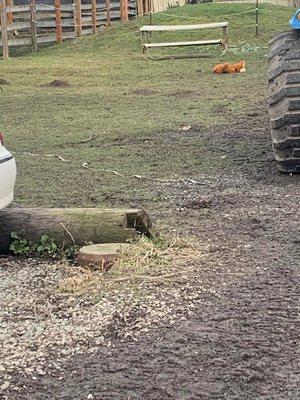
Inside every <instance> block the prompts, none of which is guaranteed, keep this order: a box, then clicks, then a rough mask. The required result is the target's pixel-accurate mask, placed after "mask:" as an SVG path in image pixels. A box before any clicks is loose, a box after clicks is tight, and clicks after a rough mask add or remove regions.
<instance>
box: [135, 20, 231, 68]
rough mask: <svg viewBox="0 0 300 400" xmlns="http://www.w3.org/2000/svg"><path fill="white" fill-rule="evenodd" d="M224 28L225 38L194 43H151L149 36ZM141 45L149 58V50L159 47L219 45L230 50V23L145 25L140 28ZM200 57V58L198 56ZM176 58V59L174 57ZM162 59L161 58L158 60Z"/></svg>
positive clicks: (194, 41)
mask: <svg viewBox="0 0 300 400" xmlns="http://www.w3.org/2000/svg"><path fill="white" fill-rule="evenodd" d="M214 28H222V29H223V37H222V38H221V39H207V40H193V41H180V42H157V43H149V36H150V34H152V33H154V32H177V31H192V30H200V29H201V30H202V29H214ZM140 32H141V43H142V49H143V54H144V55H145V54H146V56H147V57H148V58H149V59H153V58H152V57H150V55H149V52H148V50H149V49H153V48H159V47H178V46H207V45H219V46H221V48H222V49H223V50H224V52H226V51H227V49H228V22H215V23H210V24H194V25H144V26H142V27H141V28H140ZM185 57H187V58H188V57H195V55H187V56H185ZM198 57H199V56H198ZM172 58H175V57H172ZM156 59H157V60H158V59H161V58H156Z"/></svg>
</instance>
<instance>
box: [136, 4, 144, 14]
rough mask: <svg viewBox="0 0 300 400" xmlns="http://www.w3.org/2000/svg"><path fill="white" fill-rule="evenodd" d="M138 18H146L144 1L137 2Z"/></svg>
mask: <svg viewBox="0 0 300 400" xmlns="http://www.w3.org/2000/svg"><path fill="white" fill-rule="evenodd" d="M137 16H138V18H141V17H143V16H144V11H143V0H137Z"/></svg>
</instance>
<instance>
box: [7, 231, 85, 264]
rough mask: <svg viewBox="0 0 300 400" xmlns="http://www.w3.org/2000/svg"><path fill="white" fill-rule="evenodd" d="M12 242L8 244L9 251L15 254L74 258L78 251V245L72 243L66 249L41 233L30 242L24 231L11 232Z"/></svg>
mask: <svg viewBox="0 0 300 400" xmlns="http://www.w3.org/2000/svg"><path fill="white" fill-rule="evenodd" d="M10 237H11V239H12V242H11V244H10V246H9V249H10V251H11V252H12V253H13V254H15V255H22V256H25V255H29V254H30V255H37V256H40V257H44V256H50V257H59V256H61V257H65V258H68V259H72V258H75V256H76V254H77V253H78V250H79V246H76V245H72V246H70V247H68V248H66V249H61V248H59V247H58V245H57V243H56V242H55V240H54V239H53V238H51V237H50V236H48V235H42V236H41V237H40V239H39V240H37V241H35V242H32V241H29V240H27V239H26V237H25V232H24V231H23V230H22V231H20V232H15V231H14V232H11V234H10Z"/></svg>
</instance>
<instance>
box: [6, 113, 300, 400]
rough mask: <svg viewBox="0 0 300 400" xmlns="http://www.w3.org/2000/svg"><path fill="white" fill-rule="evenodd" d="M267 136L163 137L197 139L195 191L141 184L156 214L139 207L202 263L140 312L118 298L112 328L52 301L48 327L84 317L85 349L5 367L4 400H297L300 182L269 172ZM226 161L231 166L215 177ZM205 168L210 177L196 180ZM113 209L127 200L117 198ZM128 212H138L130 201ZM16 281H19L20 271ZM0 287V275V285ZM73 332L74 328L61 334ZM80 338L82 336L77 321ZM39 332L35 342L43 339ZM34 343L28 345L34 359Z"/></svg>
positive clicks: (232, 130)
mask: <svg viewBox="0 0 300 400" xmlns="http://www.w3.org/2000/svg"><path fill="white" fill-rule="evenodd" d="M264 119H265V118H264ZM265 120H267V119H265ZM267 132H268V127H267V124H266V125H265V126H264V124H263V123H262V120H260V119H259V118H257V116H255V117H253V118H251V119H243V120H238V121H236V124H235V126H234V127H225V128H222V127H220V128H219V129H216V128H213V129H203V130H202V129H201V131H200V130H197V129H195V128H194V129H193V131H192V132H191V135H192V136H188V137H186V136H183V135H182V133H181V134H179V133H176V132H172V133H170V134H165V135H162V136H161V138H160V140H163V141H167V142H168V143H170V146H171V145H173V144H174V145H176V143H177V144H178V145H181V146H182V145H184V144H185V143H188V141H189V140H191V138H192V140H193V143H194V142H195V141H197V140H198V137H201V141H202V144H203V143H204V145H202V148H205V149H206V152H205V153H203V155H202V156H201V157H200V156H199V165H197V166H195V171H196V170H197V172H195V174H194V175H192V176H190V175H191V171H190V170H189V176H186V178H193V181H189V180H178V182H174V181H170V182H167V181H164V182H151V181H146V183H145V184H146V185H147V186H149V187H150V189H151V190H152V191H153V192H154V193H156V194H157V196H158V198H159V199H160V203H159V205H157V204H150V203H149V202H147V200H145V202H144V204H143V205H144V206H145V207H147V209H148V210H150V211H152V214H153V215H154V216H155V219H156V220H157V221H159V222H160V225H161V226H166V229H169V230H172V229H176V230H178V229H180V230H181V232H182V233H183V234H184V236H194V237H196V238H197V240H198V241H199V243H201V244H202V246H203V254H204V255H205V257H204V258H201V259H199V261H198V262H196V263H195V265H194V266H193V265H192V266H191V265H190V266H188V267H189V268H190V267H194V268H193V269H192V270H191V272H190V273H189V274H188V276H186V277H183V276H178V279H174V280H173V281H172V282H171V285H170V282H164V281H163V280H162V281H161V282H159V281H158V282H155V283H153V284H152V285H147V284H146V283H144V284H142V286H141V287H142V288H143V290H144V291H145V293H146V294H145V293H144V296H149V298H151V300H149V302H148V303H147V304H146V303H145V301H144V300H143V299H142V297H141V298H140V300H139V301H136V302H134V303H132V298H131V300H130V299H129V298H127V299H126V306H124V309H121V310H120V309H119V308H118V304H117V300H118V298H119V297H118V296H117V297H116V296H115V297H113V298H112V299H110V300H113V304H111V310H112V311H111V319H110V320H109V321H108V320H105V322H103V323H100V322H99V320H98V319H97V318H98V317H97V315H98V314H95V313H96V311H95V310H97V307H98V306H99V305H97V306H96V307H95V305H94V304H93V303H92V302H91V301H88V299H81V298H79V299H75V300H72V301H74V302H75V303H76V311H72V312H71V311H68V308H67V305H66V304H67V303H68V302H70V301H71V297H70V298H69V297H68V296H65V297H61V298H59V297H57V298H53V299H52V297H51V298H49V299H50V300H51V302H50V303H49V305H48V306H47V307H46V308H47V310H46V308H45V313H46V311H47V313H48V316H47V318H48V321H49V324H51V321H52V320H53V321H58V320H59V321H62V322H64V323H66V324H71V322H69V321H72V318H74V316H73V313H74V314H78V315H80V313H84V315H87V316H88V315H91V316H92V317H93V318H90V319H87V323H89V325H88V326H90V328H89V329H91V331H92V334H91V336H90V337H89V339H86V341H85V342H84V343H83V345H82V347H80V341H79V340H78V338H77V339H76V341H75V342H71V345H70V344H68V337H66V338H65V339H64V340H65V342H66V344H65V348H64V351H65V352H66V353H67V354H69V355H68V357H64V356H63V355H62V354H61V353H59V354H58V345H55V343H54V344H53V343H52V345H51V346H49V347H47V348H48V350H47V356H45V354H44V355H43V354H42V356H41V357H44V365H43V371H41V372H40V373H38V372H36V371H38V370H36V371H35V370H34V368H35V367H33V370H32V371H33V372H30V371H29V372H28V371H27V372H26V371H25V370H24V369H23V368H19V369H18V368H15V369H13V366H12V369H11V375H10V379H9V382H8V383H6V382H4V384H6V386H5V389H4V390H3V396H4V397H3V399H9V400H11V399H12V400H25V399H26V400H27V399H28V400H29V399H30V400H31V399H34V400H42V399H43V400H44V399H51V400H54V399H57V400H58V399H63V400H71V399H72V400H73V399H80V400H81V399H96V400H106V399H107V400H108V399H109V400H112V399H113V400H129V399H130V400H167V399H176V400H201V399H203V400H223V399H230V400H241V399H243V400H266V399H268V400H269V399H270V400H294V399H296V398H299V395H300V391H299V368H298V367H297V342H299V327H297V315H298V312H299V308H298V307H299V304H298V293H299V272H298V269H297V267H296V265H297V261H296V260H297V257H296V245H297V243H298V242H297V232H298V221H297V209H298V206H299V178H300V177H299V176H294V175H292V176H290V175H281V174H279V173H278V172H277V171H276V168H275V163H274V161H273V154H272V151H271V148H270V139H269V135H268V134H267ZM153 145H155V143H154V144H153ZM207 154H209V155H210V158H208V157H207ZM221 157H225V158H224V159H228V160H230V162H228V164H227V165H226V166H225V167H224V166H222V168H220V169H218V167H217V166H216V165H217V162H218V160H219V159H220V158H221ZM207 163H209V165H210V164H211V165H212V173H209V172H208V171H209V167H208V166H207ZM202 165H205V171H206V172H205V174H201V168H202ZM184 172H185V171H182V175H183V176H184ZM126 202H127V201H126ZM117 204H122V199H115V204H114V205H117ZM126 204H127V205H128V202H127V203H126ZM130 205H135V199H134V198H133V199H132V204H130ZM19 269H20V268H19ZM0 270H1V269H0ZM9 271H10V269H9V268H8V267H7V274H9V273H10V272H9ZM11 271H13V269H11ZM18 271H19V270H18ZM41 271H44V268H43V269H41ZM56 271H58V270H56ZM59 271H61V270H59ZM4 273H6V271H4ZM11 273H12V272H11ZM60 273H61V272H60ZM19 274H20V277H24V276H25V275H24V273H22V271H20V272H19ZM47 274H48V273H47V272H44V274H42V272H41V273H40V275H37V276H36V281H35V285H33V286H32V288H33V289H32V290H38V295H39V296H40V303H42V304H44V303H45V304H47V300H46V299H47V298H48V297H49V288H47V285H49V281H50V282H51V283H52V282H53V279H54V278H53V275H47ZM49 276H50V277H49ZM4 278H5V277H3V276H2V277H1V276H0V286H1V280H2V282H4V283H5V279H4ZM41 278H42V279H41ZM23 280H24V282H25V283H26V284H28V282H29V281H30V279H29V281H28V280H27V279H26V280H25V279H24V278H23ZM47 282H48V283H47ZM37 285H40V287H38V286H37ZM4 286H5V284H4ZM21 286H22V285H21V283H20V281H19V280H16V282H15V284H14V286H9V290H10V292H11V291H12V290H13V288H17V289H15V290H16V294H15V296H18V295H19V294H18V293H19V291H20V290H21V289H20V288H21ZM34 288H35V289H34ZM45 288H47V290H46V289H45ZM125 289H126V287H125V286H124V290H125ZM135 289H136V290H137V291H139V290H140V288H139V287H136V288H135ZM2 293H3V291H2ZM12 293H13V292H12ZM0 297H1V296H0ZM20 301H21V300H20ZM10 302H11V300H10ZM10 302H9V304H10ZM42 304H40V305H39V303H38V302H37V305H36V308H35V318H36V322H35V325H32V324H33V323H32V322H29V323H28V324H30V325H28V327H27V329H32V328H31V326H34V327H35V329H41V326H42V325H41V324H42V322H43V316H42V315H40V314H39V312H38V310H39V309H38V306H41V305H42ZM68 304H69V303H68ZM54 305H55V308H53V310H52V311H51V307H53V306H54ZM49 307H50V308H49ZM99 307H100V306H99ZM101 307H102V306H101ZM114 307H115V308H114ZM99 310H100V311H101V310H102V309H100V308H99ZM50 311H51V312H52V313H53V314H51V312H50ZM100 311H99V312H100ZM101 312H102V311H101ZM17 314H18V309H17V308H16V309H15V310H14V313H10V314H7V315H6V320H5V321H9V319H12V320H14V322H15V323H17V324H20V323H21V321H22V318H21V317H20V316H18V315H17ZM49 315H50V317H51V318H52V319H49V318H50V317H49ZM153 315H155V318H154V317H153ZM96 317H97V318H96ZM45 318H46V317H45ZM55 323H56V324H57V322H55ZM79 325H80V324H79V323H78V326H79ZM59 326H60V325H59ZM68 326H69V325H68ZM77 329H78V328H77V325H76V324H75V325H73V327H72V330H70V329H69V331H68V332H69V333H68V335H71V336H72V335H74V332H76V330H77ZM80 329H84V328H83V327H82V322H81V325H80ZM97 331H99V334H101V338H102V339H101V340H102V341H101V344H99V343H97V340H98V339H99V337H98V336H97ZM41 332H42V333H40V335H39V340H41V341H42V340H44V339H43V335H44V336H46V335H45V334H43V331H41ZM80 334H81V331H80ZM82 335H83V333H82ZM22 337H23V336H22ZM16 340H20V342H21V341H22V340H23V339H18V338H17V339H16ZM24 340H25V339H24ZM57 340H58V339H57ZM38 343H39V342H36V343H35V344H33V343H29V344H28V346H29V347H30V346H31V348H32V350H33V351H35V350H37V349H38V348H39V344H38ZM35 346H36V347H35ZM76 346H78V349H79V350H77V351H76V350H74V349H76ZM71 347H72V352H70V351H69V348H71ZM45 352H46V350H45ZM68 352H69V353H68ZM41 360H42V358H41ZM40 362H42V361H40ZM6 379H7V380H8V378H6ZM0 387H1V380H0Z"/></svg>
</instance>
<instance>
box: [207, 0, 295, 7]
mask: <svg viewBox="0 0 300 400" xmlns="http://www.w3.org/2000/svg"><path fill="white" fill-rule="evenodd" d="M214 3H242V4H243V3H244V4H247V3H252V4H253V3H256V0H216V1H214ZM259 3H260V4H262V3H264V4H274V6H287V7H297V8H300V0H259Z"/></svg>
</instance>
